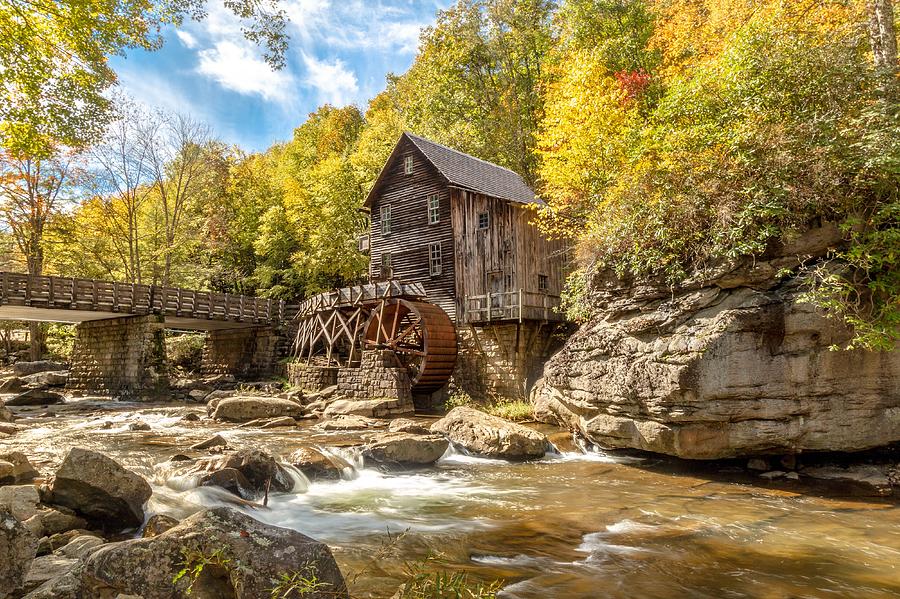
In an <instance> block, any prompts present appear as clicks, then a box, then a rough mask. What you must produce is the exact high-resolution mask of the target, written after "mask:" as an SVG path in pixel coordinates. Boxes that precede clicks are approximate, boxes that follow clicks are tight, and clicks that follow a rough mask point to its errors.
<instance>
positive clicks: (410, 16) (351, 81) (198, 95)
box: [111, 0, 451, 151]
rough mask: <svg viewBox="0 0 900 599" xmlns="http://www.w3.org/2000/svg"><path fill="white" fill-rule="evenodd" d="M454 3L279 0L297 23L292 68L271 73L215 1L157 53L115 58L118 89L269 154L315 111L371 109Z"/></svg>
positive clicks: (168, 36) (292, 29)
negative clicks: (388, 81) (428, 29)
mask: <svg viewBox="0 0 900 599" xmlns="http://www.w3.org/2000/svg"><path fill="white" fill-rule="evenodd" d="M450 4H451V2H450V0H374V1H362V0H280V6H281V7H282V8H283V9H284V10H285V12H286V13H287V15H288V17H289V18H290V23H288V26H287V31H288V33H289V35H290V45H289V47H288V50H287V54H286V59H287V65H286V66H285V68H284V69H283V70H280V71H273V70H272V69H271V68H270V67H269V66H268V65H267V64H266V63H265V62H264V61H263V60H262V52H261V50H260V48H258V47H257V46H255V45H254V44H253V43H252V42H249V41H247V40H246V39H244V37H243V35H242V34H241V31H240V22H239V21H238V19H237V18H235V17H234V16H233V15H232V14H231V13H230V12H229V11H228V10H227V9H226V8H224V6H223V5H222V3H221V0H209V2H208V5H207V11H208V13H209V14H208V16H207V18H206V19H204V20H202V21H200V22H194V21H190V22H186V23H185V24H184V26H183V27H182V28H180V29H178V30H175V29H169V30H167V31H165V45H164V46H163V48H162V49H161V50H157V51H156V52H144V51H131V52H129V53H128V54H127V56H125V57H116V58H114V59H113V60H112V61H111V66H112V68H113V69H115V71H116V72H117V73H118V76H119V89H120V90H122V91H124V92H125V93H126V94H128V95H130V96H132V97H133V98H135V99H136V100H138V101H140V102H142V103H144V104H146V105H148V106H151V107H156V108H161V109H164V110H167V111H177V112H182V113H188V114H191V115H193V116H194V117H195V118H198V119H201V120H203V121H206V122H207V123H209V124H210V125H211V126H212V127H213V129H214V131H215V132H216V134H217V135H218V137H219V138H220V139H222V140H223V141H225V142H228V143H232V144H237V145H240V146H241V147H242V148H244V149H246V150H251V151H256V150H264V149H266V148H268V147H269V146H270V145H272V144H273V143H274V142H277V141H284V140H287V139H289V138H290V137H291V134H292V132H293V130H294V128H295V127H296V126H297V125H299V124H301V123H302V122H303V121H304V120H305V119H306V116H307V115H308V114H309V113H310V112H312V111H314V110H315V109H316V107H317V106H319V105H321V104H324V103H326V102H327V103H330V104H333V105H336V106H345V105H347V104H357V105H358V106H359V107H360V108H361V109H363V110H365V107H366V103H367V102H368V100H369V99H370V98H372V97H373V96H375V95H376V94H377V93H378V92H380V91H381V90H383V89H384V87H385V76H386V75H387V74H388V73H392V72H393V73H403V72H404V71H406V70H407V69H408V68H409V66H410V65H411V64H412V61H413V58H414V57H415V53H416V48H417V45H418V39H419V31H420V30H421V28H422V27H426V26H428V25H431V24H433V23H434V20H435V16H436V13H437V11H438V10H441V9H443V8H446V7H447V6H449V5H450Z"/></svg>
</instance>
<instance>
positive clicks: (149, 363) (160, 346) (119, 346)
mask: <svg viewBox="0 0 900 599" xmlns="http://www.w3.org/2000/svg"><path fill="white" fill-rule="evenodd" d="M164 320H165V319H164V317H162V316H158V315H149V316H126V317H122V318H112V319H103V320H90V321H86V322H82V323H80V324H79V325H78V326H77V327H76V328H75V329H76V337H75V347H74V348H73V351H72V358H71V371H70V374H69V382H68V388H69V389H70V390H73V391H79V392H82V393H91V394H94V393H97V394H103V395H112V396H124V397H135V398H152V397H158V396H161V395H164V394H166V393H167V391H168V389H169V377H168V371H167V368H166V344H165V328H164V327H165V325H164Z"/></svg>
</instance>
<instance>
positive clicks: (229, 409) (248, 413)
mask: <svg viewBox="0 0 900 599" xmlns="http://www.w3.org/2000/svg"><path fill="white" fill-rule="evenodd" d="M215 401H216V404H215V409H214V410H213V412H212V417H213V418H214V419H216V420H228V421H230V422H246V421H248V420H256V419H257V418H279V417H281V416H290V417H292V418H300V417H301V416H303V406H301V405H300V404H298V403H296V402H293V401H291V400H289V399H278V398H275V397H226V398H222V399H219V400H215Z"/></svg>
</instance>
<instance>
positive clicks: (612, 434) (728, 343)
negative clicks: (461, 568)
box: [531, 225, 900, 459]
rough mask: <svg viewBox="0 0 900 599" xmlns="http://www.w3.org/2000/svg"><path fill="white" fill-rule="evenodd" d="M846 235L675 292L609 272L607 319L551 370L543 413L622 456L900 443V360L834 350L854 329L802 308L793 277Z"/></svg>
mask: <svg viewBox="0 0 900 599" xmlns="http://www.w3.org/2000/svg"><path fill="white" fill-rule="evenodd" d="M829 239H830V240H831V242H833V241H835V240H839V239H840V232H839V231H838V230H837V228H836V227H834V226H833V225H828V226H823V227H822V228H821V229H816V230H813V231H810V232H809V233H807V234H806V235H803V236H801V238H799V239H798V240H796V242H791V250H792V251H794V250H796V253H788V250H787V249H784V250H783V251H782V252H781V253H780V254H778V255H775V256H774V257H772V258H771V259H769V260H756V261H755V262H754V261H746V262H736V263H733V264H723V265H720V267H718V270H716V271H713V270H712V269H711V270H710V271H708V272H704V273H698V275H697V276H696V277H694V278H693V279H692V280H689V281H685V282H684V283H683V284H682V285H681V286H680V287H678V288H676V289H674V290H673V289H671V288H670V287H669V286H667V285H665V284H660V283H658V282H653V281H638V282H629V281H622V280H620V279H617V278H616V277H615V276H614V275H612V274H610V273H597V274H596V275H595V276H594V277H593V279H592V280H591V281H590V285H589V297H588V303H589V304H590V305H591V306H592V308H593V310H594V312H595V314H594V316H593V317H592V318H590V319H589V320H588V321H586V322H585V323H584V324H582V325H581V326H580V328H579V330H578V331H577V332H576V333H575V334H574V335H572V336H571V337H570V338H569V339H568V340H567V342H566V344H565V346H564V347H563V349H562V350H561V351H559V352H558V353H557V354H555V355H554V356H553V357H551V358H550V360H549V361H548V362H547V363H546V365H545V367H544V376H543V379H542V380H541V381H539V382H538V383H537V384H536V385H535V388H534V389H533V391H532V396H531V397H532V401H533V403H534V406H535V414H536V415H537V416H538V417H539V418H540V419H541V420H544V421H547V422H553V423H557V424H561V425H563V426H565V427H567V428H569V429H571V430H573V431H577V432H579V433H580V434H582V435H584V436H585V437H587V438H588V439H589V440H591V441H592V442H594V443H596V444H598V445H600V446H603V447H610V448H635V449H642V450H647V451H653V452H657V453H663V454H669V455H674V456H679V457H682V458H692V459H717V458H730V457H741V456H751V455H757V454H770V455H773V454H774V455H780V454H785V453H797V452H801V451H856V450H862V449H867V448H872V447H877V446H882V445H887V444H889V443H892V442H895V441H898V440H900V417H898V414H900V391H898V385H897V381H898V380H900V351H894V352H873V351H864V350H854V351H830V350H829V347H831V346H832V345H837V346H839V347H843V346H846V344H847V341H848V340H849V339H850V335H851V332H850V331H849V330H848V329H846V328H845V327H843V326H842V325H841V324H840V323H839V322H837V321H833V320H828V319H826V318H825V317H824V316H823V315H822V314H820V313H819V312H818V311H817V310H816V309H815V307H814V306H812V305H810V304H807V303H804V302H803V301H802V300H803V293H804V291H805V289H804V288H803V287H802V284H801V283H802V281H801V280H800V279H799V278H798V279H791V278H787V279H782V278H780V277H778V276H776V274H777V273H778V272H779V271H780V270H781V269H782V268H795V267H797V266H798V264H799V263H800V261H801V260H807V259H809V258H810V257H812V256H822V255H824V253H825V252H826V251H827V248H828V247H829V245H828V243H826V242H825V241H823V240H829Z"/></svg>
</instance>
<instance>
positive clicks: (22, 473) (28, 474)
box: [0, 451, 39, 485]
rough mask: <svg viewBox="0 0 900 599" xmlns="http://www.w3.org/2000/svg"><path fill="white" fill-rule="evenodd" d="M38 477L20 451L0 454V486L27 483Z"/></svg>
mask: <svg viewBox="0 0 900 599" xmlns="http://www.w3.org/2000/svg"><path fill="white" fill-rule="evenodd" d="M38 476H39V473H38V471H37V470H36V469H35V467H34V466H32V465H31V462H29V461H28V457H26V455H25V454H24V453H22V452H21V451H11V452H9V453H0V485H16V484H20V483H27V482H30V481H32V480H34V479H35V478H37V477H38Z"/></svg>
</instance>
